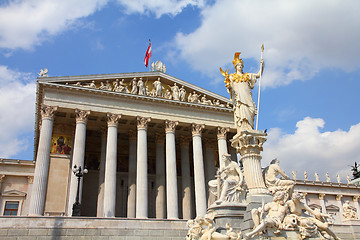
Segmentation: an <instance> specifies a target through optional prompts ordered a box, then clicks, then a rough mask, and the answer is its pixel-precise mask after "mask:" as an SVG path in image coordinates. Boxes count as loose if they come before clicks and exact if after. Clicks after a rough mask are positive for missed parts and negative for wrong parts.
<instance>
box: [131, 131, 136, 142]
mask: <svg viewBox="0 0 360 240" xmlns="http://www.w3.org/2000/svg"><path fill="white" fill-rule="evenodd" d="M129 140H136V131H134V130H129Z"/></svg>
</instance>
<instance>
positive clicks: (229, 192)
mask: <svg viewBox="0 0 360 240" xmlns="http://www.w3.org/2000/svg"><path fill="white" fill-rule="evenodd" d="M222 160H223V161H224V162H225V167H224V168H223V169H221V170H220V171H219V172H218V178H219V179H218V180H220V182H218V183H217V184H218V186H217V187H218V191H219V193H218V195H219V196H218V200H217V201H216V204H221V203H222V202H239V200H240V199H239V198H240V196H239V195H240V194H241V192H242V190H243V189H242V185H243V180H244V178H243V174H242V172H241V169H240V167H239V164H238V163H237V162H234V161H232V160H231V155H230V154H224V155H223V156H222ZM213 181H217V180H213ZM221 183H222V184H221ZM209 185H211V183H209ZM221 185H222V186H221Z"/></svg>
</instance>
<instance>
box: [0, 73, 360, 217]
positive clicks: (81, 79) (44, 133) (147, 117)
mask: <svg viewBox="0 0 360 240" xmlns="http://www.w3.org/2000/svg"><path fill="white" fill-rule="evenodd" d="M134 78H135V79H134ZM134 80H135V81H136V87H137V89H135V88H134V91H133V93H131V90H132V86H135V83H134V84H133V85H131V82H132V81H134ZM139 81H140V84H139ZM139 88H140V90H141V91H139ZM167 90H169V91H168V92H169V93H168V96H167V97H166V92H167ZM174 95H175V96H174ZM36 114H37V115H36V117H37V119H36V127H35V150H36V154H35V155H36V156H35V158H34V159H35V160H36V162H35V164H34V163H31V164H30V163H29V164H30V165H31V169H32V170H31V169H30V170H29V169H28V168H29V166H30V165H29V164H27V163H26V161H25V162H24V161H21V162H20V164H19V163H18V162H17V161H16V160H3V161H0V191H1V193H2V198H1V199H0V203H1V205H0V206H1V207H4V203H5V201H7V200H9V199H10V200H12V199H21V204H20V205H21V206H22V208H21V209H20V211H19V213H18V215H33V216H40V215H68V216H69V215H71V209H72V204H73V202H74V201H75V200H74V199H75V196H76V190H77V182H76V178H75V177H74V176H73V174H72V172H71V169H72V166H73V165H74V164H76V165H77V166H82V167H87V168H88V169H89V173H88V174H86V175H85V176H84V178H83V180H82V181H81V184H80V201H81V204H82V215H83V216H93V217H105V218H112V217H127V218H138V219H144V218H158V219H166V218H168V219H191V218H194V217H196V216H201V215H204V214H205V213H206V208H207V204H208V203H209V202H211V201H209V199H208V198H209V193H208V186H207V182H208V181H209V180H210V179H213V178H214V175H215V172H216V168H217V167H220V168H221V167H222V166H219V164H218V159H219V157H220V156H222V155H223V154H224V153H227V152H228V153H232V151H233V149H232V148H231V147H229V139H231V137H232V136H233V135H234V134H235V133H236V129H235V128H234V126H233V112H232V108H231V105H230V102H229V100H228V99H226V98H224V97H222V96H219V95H217V94H214V93H211V92H209V91H206V90H204V89H201V88H199V87H197V86H194V85H192V84H189V83H187V82H185V81H182V80H180V79H177V78H174V77H172V76H170V75H167V74H164V73H161V72H148V73H131V74H130V73H129V74H106V75H90V76H72V77H41V78H39V79H38V92H37V112H36ZM59 135H64V136H65V135H66V136H69V138H71V152H67V153H64V154H58V153H49V152H50V150H49V149H52V148H53V146H52V145H51V144H52V143H53V142H52V137H54V136H59ZM25 165H26V166H27V167H26V172H22V171H23V170H22V169H23V168H24V166H25ZM14 166H16V169H17V170H16V171H15V170H14V169H13V168H14ZM331 177H332V179H336V178H335V177H333V176H331ZM293 178H294V174H293ZM295 178H296V175H295ZM304 178H306V176H305V177H304ZM301 179H302V177H298V179H297V180H296V181H295V190H296V191H299V192H301V193H303V194H304V195H305V199H306V202H307V204H308V205H309V206H310V207H316V208H321V209H322V211H323V212H326V213H329V214H331V215H333V216H334V218H335V222H336V223H342V222H344V221H346V220H347V219H345V218H344V217H343V205H344V203H345V202H347V201H349V202H348V204H349V205H350V206H351V209H354V211H356V214H357V218H358V219H360V215H359V213H360V210H359V195H360V194H359V190H360V186H359V185H354V184H351V183H348V182H346V183H345V182H343V183H342V182H339V180H337V181H336V183H335V182H331V181H329V182H328V181H309V180H301ZM14 181H15V182H18V184H14ZM344 181H345V180H344ZM11 186H16V187H15V188H14V189H12V188H11Z"/></svg>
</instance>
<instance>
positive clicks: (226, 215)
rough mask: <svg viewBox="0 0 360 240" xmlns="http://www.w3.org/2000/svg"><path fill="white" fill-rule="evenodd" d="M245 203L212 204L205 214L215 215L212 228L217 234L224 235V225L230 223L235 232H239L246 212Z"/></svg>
mask: <svg viewBox="0 0 360 240" xmlns="http://www.w3.org/2000/svg"><path fill="white" fill-rule="evenodd" d="M247 205H248V204H247V203H234V202H225V203H222V204H220V205H217V204H216V203H213V204H212V205H211V206H210V207H209V208H208V211H207V213H208V214H210V215H212V214H214V215H215V218H214V226H215V227H216V229H217V232H220V233H223V234H225V233H226V228H225V226H226V224H227V223H230V225H231V227H232V228H234V229H236V230H241V229H242V228H243V226H242V225H243V224H242V223H243V220H244V217H245V214H246V212H247Z"/></svg>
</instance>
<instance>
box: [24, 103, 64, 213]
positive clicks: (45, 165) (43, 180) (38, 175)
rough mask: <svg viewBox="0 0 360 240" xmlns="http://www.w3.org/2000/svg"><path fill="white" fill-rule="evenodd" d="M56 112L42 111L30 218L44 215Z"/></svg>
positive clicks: (44, 107) (43, 108)
mask: <svg viewBox="0 0 360 240" xmlns="http://www.w3.org/2000/svg"><path fill="white" fill-rule="evenodd" d="M56 110H57V107H51V106H45V105H43V106H42V107H41V109H40V112H41V130H40V139H39V145H38V151H37V157H36V165H35V173H34V183H33V187H32V193H31V199H30V206H29V215H30V216H41V215H43V214H44V207H45V196H46V186H47V179H48V174H49V162H50V147H51V136H52V129H53V121H54V114H55V111H56Z"/></svg>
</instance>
